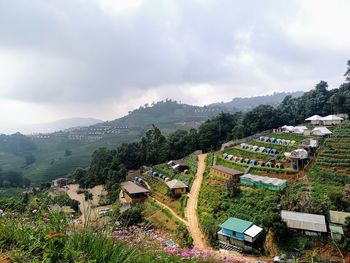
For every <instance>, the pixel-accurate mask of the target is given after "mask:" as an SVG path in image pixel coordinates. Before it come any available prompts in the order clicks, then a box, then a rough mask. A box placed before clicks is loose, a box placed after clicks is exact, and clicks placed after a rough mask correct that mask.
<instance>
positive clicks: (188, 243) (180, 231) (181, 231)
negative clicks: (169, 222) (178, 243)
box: [176, 225, 193, 247]
mask: <svg viewBox="0 0 350 263" xmlns="http://www.w3.org/2000/svg"><path fill="white" fill-rule="evenodd" d="M176 237H177V238H179V239H181V240H183V242H184V243H183V245H184V246H185V247H192V246H193V239H192V237H191V235H190V233H189V232H188V230H187V227H186V226H184V225H180V226H178V227H177V229H176Z"/></svg>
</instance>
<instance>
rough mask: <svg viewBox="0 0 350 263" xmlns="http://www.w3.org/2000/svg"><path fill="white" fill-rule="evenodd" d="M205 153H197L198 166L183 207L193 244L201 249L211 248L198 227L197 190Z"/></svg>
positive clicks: (203, 167) (201, 176)
mask: <svg viewBox="0 0 350 263" xmlns="http://www.w3.org/2000/svg"><path fill="white" fill-rule="evenodd" d="M206 156H207V155H206V154H201V155H198V168H197V174H196V178H195V179H194V181H193V184H192V187H191V191H190V194H189V198H188V201H187V207H186V209H185V218H186V220H187V221H188V231H189V232H190V234H191V236H192V238H193V244H194V246H195V247H197V248H199V249H201V250H203V251H204V250H211V247H210V246H209V245H208V244H207V242H206V240H205V237H204V235H203V233H202V231H201V229H200V226H199V221H198V216H197V206H198V197H199V191H200V189H201V184H202V180H203V173H204V171H205V158H206Z"/></svg>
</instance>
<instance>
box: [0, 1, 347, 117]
mask: <svg viewBox="0 0 350 263" xmlns="http://www.w3.org/2000/svg"><path fill="white" fill-rule="evenodd" d="M349 13H350V1H348V0H343V1H341V0H339V1H337V0H329V1H322V0H294V1H279V0H274V1H272V0H271V1H259V0H256V1H232V0H192V1H189V0H176V1H175V0H174V1H170V0H169V1H168V0H159V1H157V0H148V1H147V0H60V1H53V0H52V1H50V0H31V1H25V0H22V1H20V0H0V121H16V122H42V121H50V120H55V119H59V118H65V117H74V116H81V117H95V118H100V119H113V118H116V117H118V116H121V115H123V114H125V113H127V111H128V110H130V109H133V108H136V107H138V106H139V105H141V104H144V103H150V102H152V101H156V100H160V99H165V98H173V99H177V100H181V101H182V102H186V103H191V104H198V105H203V104H208V103H211V102H216V101H228V100H231V99H232V98H233V97H236V96H254V95H260V94H269V93H272V92H274V91H295V90H309V89H311V88H312V87H313V86H314V85H315V84H316V83H317V82H318V81H319V80H321V79H323V80H326V81H328V83H329V84H330V86H331V87H332V88H334V87H338V85H339V84H340V83H341V82H342V81H343V76H342V74H343V73H344V71H345V66H346V61H347V59H350V57H349V56H350V34H349V32H348V30H349V29H348V21H347V20H348V14H349Z"/></svg>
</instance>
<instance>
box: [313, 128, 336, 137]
mask: <svg viewBox="0 0 350 263" xmlns="http://www.w3.org/2000/svg"><path fill="white" fill-rule="evenodd" d="M330 134H332V132H331V131H330V130H329V129H328V128H326V127H315V128H314V129H313V130H312V131H311V135H316V136H326V135H330Z"/></svg>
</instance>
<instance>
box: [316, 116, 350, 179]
mask: <svg viewBox="0 0 350 263" xmlns="http://www.w3.org/2000/svg"><path fill="white" fill-rule="evenodd" d="M316 164H317V166H318V168H319V169H323V170H325V171H329V172H336V173H340V174H345V175H350V122H347V123H344V124H343V125H340V126H338V127H337V128H335V129H334V130H333V134H332V136H331V137H330V138H327V139H326V141H325V144H324V151H323V152H322V153H321V154H320V155H319V158H318V159H317V162H316Z"/></svg>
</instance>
